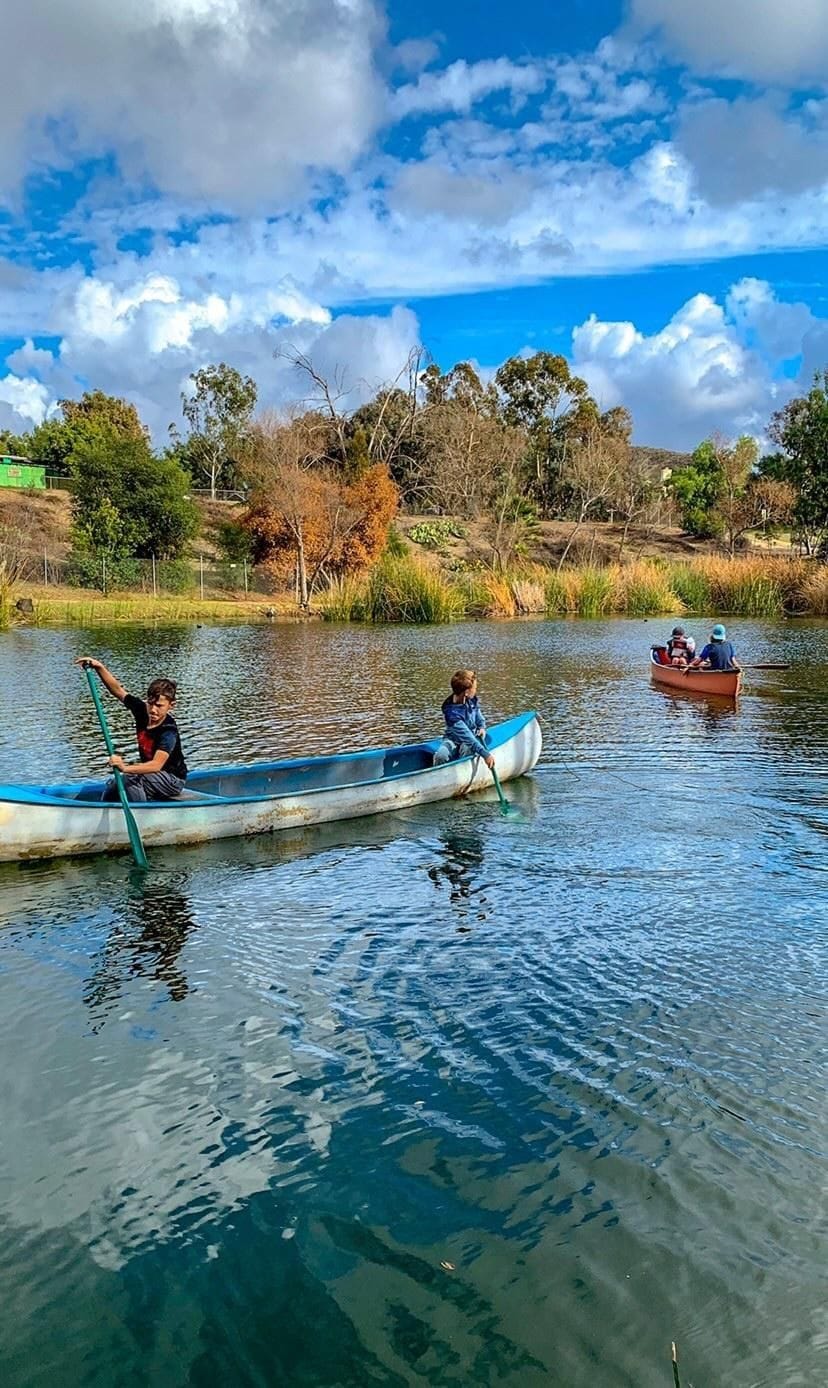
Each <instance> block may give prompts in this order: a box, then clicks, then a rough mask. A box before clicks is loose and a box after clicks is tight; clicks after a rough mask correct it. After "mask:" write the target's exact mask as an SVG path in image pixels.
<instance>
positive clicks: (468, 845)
mask: <svg viewBox="0 0 828 1388" xmlns="http://www.w3.org/2000/svg"><path fill="white" fill-rule="evenodd" d="M443 845H444V846H443V850H442V853H441V859H440V862H438V863H435V864H434V865H433V866H432V867H430V868H429V869H428V875H429V877H430V878H431V880H432V882H433V883H434V885H435V887H437V888H438V890H442V889H443V888H446V887H447V888H448V894H449V901H450V902H451V904H452V906H454V907H456V908H457V914H458V916H459V918H460V921H461V924H460V925H459V926H458V929H459V930H470V929H471V926H470V925H469V923H468V922H469V920H470V919H471V918H472V916H474V917H475V918H476V919H477V920H485V919H486V916H487V914H488V913H487V911H486V909H485V908H486V906H487V904H488V903H487V898H486V896H485V893H484V892H482V890H481V888H480V886H479V879H480V877H481V873H480V868H481V867H482V865H483V840H482V838H480V836H479V835H478V834H447V835H446V836H445V837H444V838H443ZM474 908H476V909H474Z"/></svg>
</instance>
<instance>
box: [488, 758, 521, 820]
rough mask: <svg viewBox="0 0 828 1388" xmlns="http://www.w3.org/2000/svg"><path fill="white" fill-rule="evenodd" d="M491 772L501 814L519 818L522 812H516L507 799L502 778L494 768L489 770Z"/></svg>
mask: <svg viewBox="0 0 828 1388" xmlns="http://www.w3.org/2000/svg"><path fill="white" fill-rule="evenodd" d="M489 770H490V771H491V773H492V780H493V781H494V783H495V790H496V791H497V798H498V800H499V801H500V813H501V814H502V815H504V816H506V817H509V816H510V815H511V816H512V817H517V816H519V815H520V810H516V809H515V807H514V805H512V804H510V803H509V801H508V800H507V799H506V796H505V795H504V794H503V787H502V785H501V784H500V777H499V776H498V774H497V772H496V770H495V768H494V767H493V766H492V767H490V768H489Z"/></svg>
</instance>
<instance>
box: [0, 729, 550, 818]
mask: <svg viewBox="0 0 828 1388" xmlns="http://www.w3.org/2000/svg"><path fill="white" fill-rule="evenodd" d="M536 717H537V715H536V714H535V713H533V712H529V713H520V714H518V715H517V717H515V718H510V719H508V720H507V721H506V722H505V723H498V724H496V725H495V726H494V727H493V728H490V729H489V731H488V742H487V745H488V746H489V747H490V748H491V750H492V751H496V750H497V748H498V747H502V746H503V745H504V743H506V742H509V741H511V739H512V738H513V737H515V736H517V734H518V733H520V732H522V731H523V729H524V728H525V727H527V726H528V725H529V724H530V723H531V722H532V721H533V719H535V718H536ZM439 744H440V738H438V737H435V738H432V739H431V740H430V741H429V742H409V743H404V744H401V745H400V746H398V747H374V748H369V749H367V750H365V751H362V752H342V753H338V754H336V755H333V756H322V757H293V758H290V759H287V760H285V761H272V762H248V763H247V764H243V765H241V766H219V767H211V768H210V769H207V770H203V771H194V772H193V773H192V775H190V776H188V777H187V792H189V793H188V794H186V793H185V796H183V797H181V798H180V799H177V800H149V801H146V802H141V801H132V802H130V809H132V810H133V811H134V812H135V813H136V814H142V813H144V812H145V811H147V810H164V809H171V810H172V809H175V810H183V809H190V808H191V809H194V810H195V809H203V808H205V806H210V805H216V806H218V805H250V804H255V803H257V802H260V801H265V800H281V799H284V798H286V797H288V796H290V797H291V798H294V797H295V796H305V795H324V794H325V793H327V792H330V791H332V790H347V789H355V788H358V787H359V786H369V785H376V784H377V783H379V782H385V781H397V780H402V779H403V778H408V777H411V776H427V775H428V774H429V773H430V772H432V771H438V770H441V769H442V768H440V767H435V766H431V765H427V766H422V765H421V766H414V767H412V766H410V765H409V766H408V767H405V768H403V770H401V771H394V770H389V772H388V773H387V774H382V775H379V776H368V777H366V778H364V779H361V780H356V781H354V780H347V781H336V782H334V783H332V784H329V785H318V786H307V787H304V788H303V787H302V786H301V785H299V784H295V785H292V784H290V777H289V776H285V784H284V786H280V787H279V788H278V789H274V790H271V791H266V792H263V793H259V794H256V795H215V794H212V793H210V792H209V791H206V790H205V791H202V792H199V789H198V783H199V782H202V783H203V782H206V783H210V782H213V781H216V780H220V779H221V778H222V777H225V778H230V777H235V776H239V777H242V778H245V777H248V778H250V779H252V778H253V777H254V776H256V775H261V776H267V775H271V774H273V773H281V772H287V773H289V772H291V771H294V772H296V773H300V772H302V771H306V770H318V771H320V772H321V771H324V770H325V769H327V768H334V767H338V766H339V767H341V766H345V765H346V764H348V763H351V764H353V763H357V764H359V763H361V762H365V761H369V760H370V759H371V758H372V757H373V758H376V759H378V758H381V759H382V765H383V767H384V766H385V764H386V763H387V762H388V761H389V760H392V761H393V759H394V758H395V757H396V758H398V760H401V759H402V758H403V757H404V756H405V755H406V754H407V755H408V758H409V760H410V759H411V758H413V757H416V756H419V757H420V758H422V757H425V756H426V755H428V756H433V755H434V753H435V751H436V750H437V747H438V746H439ZM474 759H475V758H474V757H473V755H472V754H471V753H469V755H468V756H465V757H457V758H456V759H455V760H454V761H452V762H451V763H449V764H450V765H451V766H460V765H463V764H464V763H470V762H472V761H473V760H474ZM297 780H298V775H297ZM103 786H104V782H103V781H82V782H80V783H78V782H74V783H72V782H68V783H65V784H63V785H57V786H27V785H0V803H2V802H3V801H6V802H11V803H13V804H17V805H57V806H65V805H66V804H67V802H68V803H70V804H71V805H72V807H73V808H74V809H83V808H88V809H96V810H100V809H101V804H102V802H101V800H100V793H101V790H102V789H103ZM84 794H86V795H92V796H94V795H97V798H93V799H90V800H86V799H84V798H83V795H84ZM112 808H113V809H120V806H119V805H118V803H117V801H113V802H112Z"/></svg>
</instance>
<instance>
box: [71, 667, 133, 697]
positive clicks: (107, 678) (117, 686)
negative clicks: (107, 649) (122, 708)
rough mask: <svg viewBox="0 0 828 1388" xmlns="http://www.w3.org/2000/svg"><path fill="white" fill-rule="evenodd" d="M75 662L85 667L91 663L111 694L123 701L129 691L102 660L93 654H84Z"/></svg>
mask: <svg viewBox="0 0 828 1388" xmlns="http://www.w3.org/2000/svg"><path fill="white" fill-rule="evenodd" d="M75 664H76V665H83V666H84V667H85V666H87V665H91V667H92V669H93V670H94V671H95V672H96V674H97V675H98V678H99V679H100V681H101V684H102V685H104V687H105V688H106V689H108V690H109V692H110V694H112V695H114V697H115V698H116V699H120V700H121V702H122V703H123V701H124V699H125V698H126V693H127V691H126V690H125V689H124V686H123V685H122V684H121V681H120V680H119V679H118V678H117V676H116V675H113V674H112V673H111V671H109V670H107V668H106V666H105V665H104V663H103V661H102V660H96V659H95V657H94V656H91V655H82V656H81V657H80V659H79V660H76V661H75Z"/></svg>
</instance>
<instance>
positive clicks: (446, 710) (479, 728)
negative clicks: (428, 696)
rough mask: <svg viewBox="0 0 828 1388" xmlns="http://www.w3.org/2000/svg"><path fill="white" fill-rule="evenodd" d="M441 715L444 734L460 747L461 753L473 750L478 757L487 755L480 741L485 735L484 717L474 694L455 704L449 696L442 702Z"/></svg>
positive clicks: (487, 751) (485, 748)
mask: <svg viewBox="0 0 828 1388" xmlns="http://www.w3.org/2000/svg"><path fill="white" fill-rule="evenodd" d="M443 717H444V718H445V720H446V731H445V734H444V736H445V737H447V738H448V739H449V741H450V742H453V743H454V744H455V746H457V747H459V748H460V751H461V752H462V753H469V752H473V753H474V754H475V755H476V756H478V757H487V756H488V755H489V750H488V748H487V747H486V746H485V744H484V743H483V742H482V741H481V737H479V736H478V734H481V735H482V737H485V736H486V719H485V718H484V717H483V713H482V711H481V708H480V700H479V699H478V697H477V695H476V694H475V696H474V698H473V699H464V700H463V702H462V704H456V703H455V702H454V700H453V699H452V698H451V697H449V698H448V699H446V701H445V703H444V704H443Z"/></svg>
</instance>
